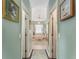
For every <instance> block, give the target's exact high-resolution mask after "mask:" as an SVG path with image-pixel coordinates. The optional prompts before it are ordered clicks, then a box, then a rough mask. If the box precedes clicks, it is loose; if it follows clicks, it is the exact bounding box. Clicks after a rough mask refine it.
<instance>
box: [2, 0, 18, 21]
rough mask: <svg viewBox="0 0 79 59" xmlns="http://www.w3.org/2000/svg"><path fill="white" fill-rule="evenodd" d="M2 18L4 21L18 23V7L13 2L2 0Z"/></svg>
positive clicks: (11, 0)
mask: <svg viewBox="0 0 79 59" xmlns="http://www.w3.org/2000/svg"><path fill="white" fill-rule="evenodd" d="M2 3H3V6H2V9H3V11H2V17H3V18H5V19H6V20H9V21H13V22H19V7H18V5H17V4H16V3H15V2H14V1H13V0H3V2H2Z"/></svg>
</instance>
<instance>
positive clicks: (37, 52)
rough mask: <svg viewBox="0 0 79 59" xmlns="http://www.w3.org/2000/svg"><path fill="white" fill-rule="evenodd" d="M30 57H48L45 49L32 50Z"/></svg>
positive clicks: (44, 58) (34, 58)
mask: <svg viewBox="0 0 79 59" xmlns="http://www.w3.org/2000/svg"><path fill="white" fill-rule="evenodd" d="M31 59H48V58H47V55H46V52H45V50H33V54H32V58H31Z"/></svg>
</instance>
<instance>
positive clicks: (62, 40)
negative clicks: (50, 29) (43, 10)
mask: <svg viewBox="0 0 79 59" xmlns="http://www.w3.org/2000/svg"><path fill="white" fill-rule="evenodd" d="M53 1H54V0H53ZM53 1H52V0H49V4H50V5H49V6H50V7H49V10H51V6H52V7H53V3H54V2H53ZM60 1H61V0H60ZM58 3H59V2H58ZM59 7H60V6H59ZM59 7H58V8H59ZM59 11H60V10H59ZM59 16H60V14H59V15H58V17H59ZM59 20H60V18H58V39H57V40H56V45H57V46H56V56H57V59H76V16H74V17H72V18H70V19H67V20H65V21H62V22H61V21H59Z"/></svg>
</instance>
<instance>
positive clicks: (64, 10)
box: [60, 0, 75, 21]
mask: <svg viewBox="0 0 79 59" xmlns="http://www.w3.org/2000/svg"><path fill="white" fill-rule="evenodd" d="M74 3H75V1H74V0H63V1H62V3H61V5H60V18H61V19H60V20H61V21H63V20H66V19H68V18H71V17H73V16H74V15H75V4H74Z"/></svg>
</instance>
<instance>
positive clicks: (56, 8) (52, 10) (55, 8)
mask: <svg viewBox="0 0 79 59" xmlns="http://www.w3.org/2000/svg"><path fill="white" fill-rule="evenodd" d="M57 3H58V1H57V2H56V3H55V5H54V6H53V8H52V9H51V11H50V12H49V16H50V19H51V20H52V27H53V19H52V17H53V12H54V11H55V10H57V26H56V27H57V29H56V31H57V33H56V52H55V53H56V58H57V39H58V4H57ZM52 32H53V28H52ZM51 35H53V34H51ZM52 39H53V37H52ZM52 41H53V40H52ZM52 44H53V43H52ZM52 57H53V47H52ZM56 58H54V59H56Z"/></svg>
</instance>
